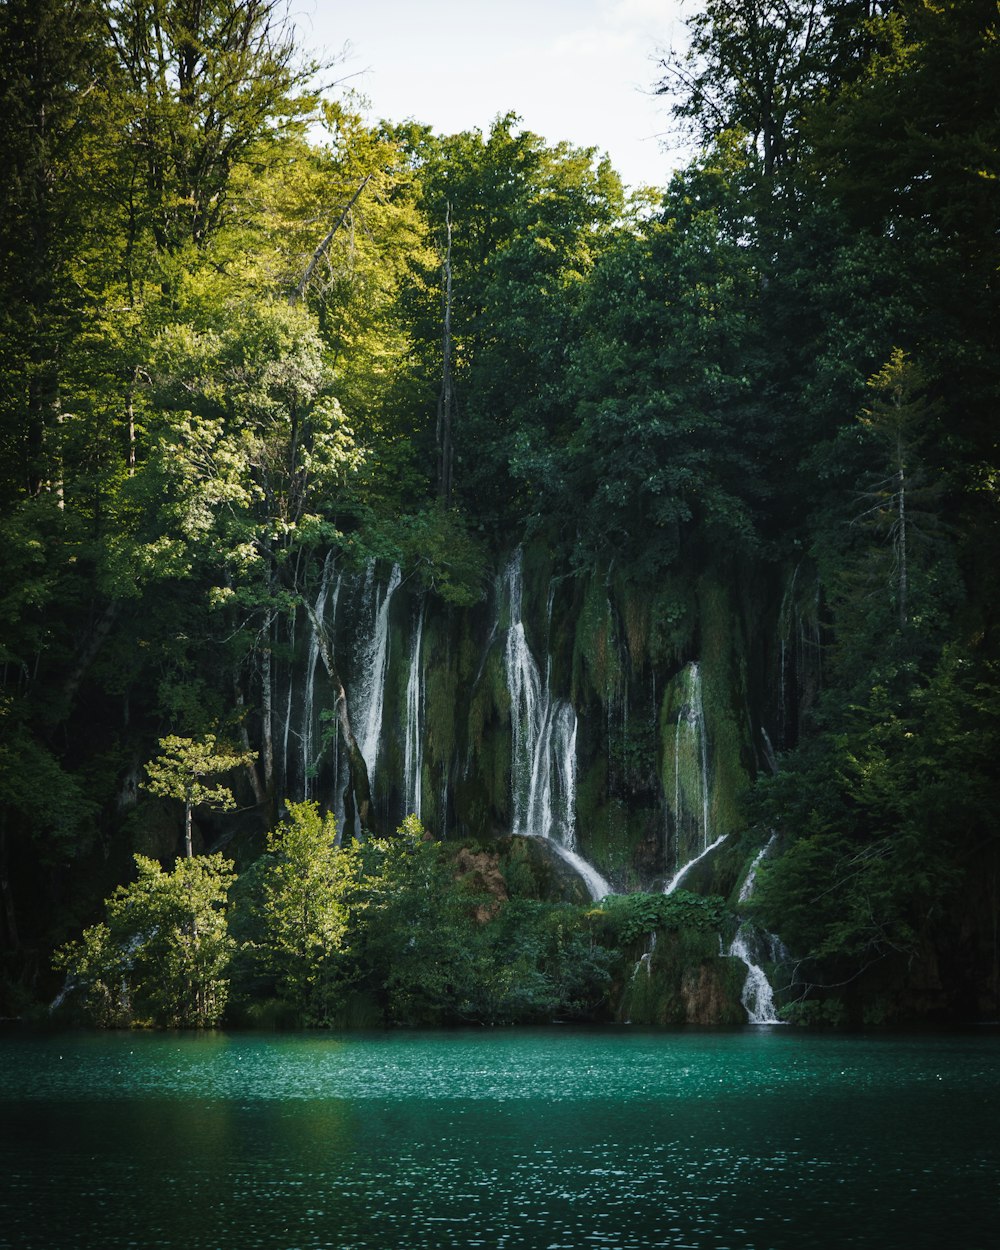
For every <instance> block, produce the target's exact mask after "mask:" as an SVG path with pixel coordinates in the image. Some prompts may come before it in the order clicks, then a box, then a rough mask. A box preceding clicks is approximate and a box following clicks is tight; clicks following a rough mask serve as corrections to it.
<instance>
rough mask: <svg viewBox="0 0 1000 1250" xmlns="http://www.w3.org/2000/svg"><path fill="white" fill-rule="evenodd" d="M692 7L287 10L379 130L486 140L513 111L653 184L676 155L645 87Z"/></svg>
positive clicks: (591, 3)
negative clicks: (362, 100)
mask: <svg viewBox="0 0 1000 1250" xmlns="http://www.w3.org/2000/svg"><path fill="white" fill-rule="evenodd" d="M693 4H694V0H464V2H463V0H354V2H353V3H345V2H344V0H292V3H291V5H290V10H291V14H292V17H293V20H294V21H295V25H296V27H297V28H298V31H299V37H300V39H301V41H302V43H303V45H304V46H305V47H306V48H307V49H309V50H310V51H312V52H313V53H314V54H316V55H321V54H325V55H327V56H338V57H340V59H339V60H338V62H337V64H336V66H335V67H334V69H333V71H332V76H333V77H334V78H336V79H337V80H339V81H340V82H341V84H342V87H343V88H346V87H353V88H355V89H356V90H358V91H360V92H361V93H362V94H363V95H365V96H366V97H367V98H368V100H369V101H370V112H369V116H370V119H371V120H373V121H374V120H377V119H379V118H388V119H390V120H392V121H402V120H404V119H406V118H410V117H412V118H414V119H415V120H416V121H419V122H425V123H426V124H428V125H429V126H431V128H432V129H433V130H435V131H437V132H438V133H441V134H452V133H454V132H456V131H459V130H472V129H476V128H478V129H480V130H482V131H484V132H485V131H488V130H489V127H490V124H491V123H492V121H493V119H494V118H495V117H497V116H498V115H502V114H505V113H507V112H514V113H517V114H518V115H519V116H520V117H521V119H522V128H523V129H526V130H532V131H534V132H535V133H536V134H539V135H541V136H542V137H543V138H544V139H545V140H546V141H547V142H548V143H550V144H555V143H558V142H560V141H561V140H568V141H569V142H571V143H573V144H576V145H577V146H580V147H596V148H598V149H599V150H600V151H601V152H607V153H608V155H609V156H610V157H611V162H612V164H613V165H614V167H615V168H616V169H617V170H618V172H619V173H620V174H621V176H622V178H623V180H624V181H625V182H626V183H627V184H628V185H630V186H656V187H661V186H664V185H665V184H666V182H667V180H668V179H669V177H670V173H671V171H672V170H673V169H674V167H675V166H676V165H677V164H679V163H680V155H679V150H678V149H676V148H673V149H671V148H670V147H669V146H667V145H666V140H667V139H668V137H669V136H668V134H667V132H668V128H669V124H670V119H669V116H668V113H667V107H666V104H665V102H664V101H663V100H662V99H658V98H657V97H656V96H654V95H653V93H652V87H653V84H654V83H655V82H656V81H657V79H658V77H659V76H660V75H659V72H658V69H657V60H658V58H659V57H662V55H663V54H664V53H665V51H666V50H667V49H669V48H670V47H671V46H672V45H673V46H682V44H683V34H684V28H683V12H690V11H691V10H692V8H693ZM342 53H343V56H341V54H342Z"/></svg>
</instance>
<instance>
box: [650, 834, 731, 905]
mask: <svg viewBox="0 0 1000 1250" xmlns="http://www.w3.org/2000/svg"><path fill="white" fill-rule="evenodd" d="M728 837H729V834H728V833H720V834H719V836H718V837H717V838H716V839H715V841H714V842H712V843H711V844H710V845H709V846H706V847H705V849H704V850H703V851H701V852H700V853H699V854H698V855H696V856H695V857H694V859H689V860H688V862H687V863H686V864H684V866H683V867H681V868H678V869H677V871H676V872H675V873H674V875H673V876H672V877H671V878H670V880H669V881H668V882H667V884H666V885H665V886H664V887H663V893H664V894H673V892H674V890H676V889H677V887H678V886H679V885H680V883H681V882H682V881H683V880H684V878H685V877H686V876H687V874H688V872H689V871H690V870H691V869H692V868H693V867H694V866H695V864H697V863H698V862H699V861H700V860H703V859H704V858H705V857H706V856H707V855H710V854H711V852H712V851H714V850H715V848H716V847H717V846H721V845H722V844H723V842H725V840H726V838H728Z"/></svg>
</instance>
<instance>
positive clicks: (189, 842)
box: [184, 799, 194, 859]
mask: <svg viewBox="0 0 1000 1250" xmlns="http://www.w3.org/2000/svg"><path fill="white" fill-rule="evenodd" d="M184 854H185V855H186V856H187V858H188V859H193V858H194V838H193V837H192V834H191V801H190V800H189V799H188V800H185V803H184Z"/></svg>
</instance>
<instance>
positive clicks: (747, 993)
mask: <svg viewBox="0 0 1000 1250" xmlns="http://www.w3.org/2000/svg"><path fill="white" fill-rule="evenodd" d="M774 838H775V835H774V834H772V835H771V837H770V838H769V839H768V842H767V845H766V846H763V847H761V849H760V850H759V851H758V852H757V854H756V855H755V856H754V858H753V863H752V864H751V865H750V868H749V871H748V872H747V875H746V878H745V879H744V881H743V885H742V886H741V887H740V893H739V899H738V901H739V902H741V903H745V902H746V901H747V900H748V899H749V898H750V896H751V895H752V894H753V890H754V885H755V884H756V880H757V865H758V864H759V863H760V861H761V860H762V859H763V858H764V856H765V855H766V854H767V853H768V851H769V850H770V849H771V846H772V845H773V843H774ZM753 939H754V929H753V926H752V925H750V924H748V923H747V922H746V921H743V922H742V923H741V924H740V927H739V928H738V929H737V930H736V936H735V937H734V938H733V941H732V944H731V945H730V947H729V954H730V955H732V956H733V958H734V959H738V960H740V962H741V963H743V964H745V965H746V970H747V975H746V980H745V981H744V982H743V990H742V992H741V993H740V1002H741V1003H742V1004H743V1008H744V1010H745V1011H746V1013H747V1020H748V1021H749V1023H750V1024H780V1023H781V1021H780V1020H779V1019H778V1015H777V1012H776V1011H775V1008H774V991H773V989H772V988H771V983H770V981H768V979H767V974H766V973H765V972H764V969H763V968H762V967H761V966H760V965H759V964H758V963H756V962H755V960H754V957H753V955H754V952H753V950H752V947H751V943H752V941H753Z"/></svg>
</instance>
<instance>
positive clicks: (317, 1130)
mask: <svg viewBox="0 0 1000 1250" xmlns="http://www.w3.org/2000/svg"><path fill="white" fill-rule="evenodd" d="M998 1042H1000V1039H998V1038H997V1037H996V1036H994V1034H993V1033H982V1034H977V1035H963V1036H935V1037H927V1036H923V1037H898V1036H894V1037H847V1038H845V1037H837V1036H814V1035H807V1034H802V1033H798V1032H796V1031H793V1030H788V1029H783V1030H767V1029H764V1030H761V1029H756V1030H745V1031H742V1030H741V1031H733V1032H718V1033H713V1032H681V1033H653V1032H640V1031H635V1032H632V1031H603V1032H601V1031H580V1032H576V1031H569V1030H526V1031H521V1030H518V1031H511V1032H483V1031H480V1032H475V1033H471V1032H470V1033H464V1032H463V1033H457V1034H402V1035H399V1034H393V1035H380V1036H359V1037H346V1038H344V1037H342V1038H326V1037H322V1036H313V1035H309V1036H302V1035H296V1036H292V1037H273V1036H268V1037H260V1036H247V1035H224V1034H216V1035H211V1036H208V1037H194V1036H187V1035H152V1036H142V1035H111V1036H107V1035H93V1034H88V1035H71V1036H67V1035H62V1036H49V1037H45V1038H35V1039H31V1038H24V1037H16V1038H15V1037H7V1038H4V1039H0V1072H2V1075H3V1087H2V1091H0V1117H2V1119H0V1168H2V1173H0V1174H2V1175H3V1177H4V1183H3V1186H2V1188H0V1246H2V1247H8V1246H9V1247H11V1248H13V1247H18V1250H31V1248H33V1247H37V1248H39V1250H41V1248H43V1247H44V1248H45V1250H50V1248H51V1250H75V1248H77V1247H80V1248H81V1250H82V1248H83V1247H87V1248H88V1250H89V1248H90V1247H98V1246H100V1247H107V1248H108V1250H117V1248H124V1247H142V1248H144V1250H145V1248H150V1247H177V1250H182V1248H183V1250H200V1248H202V1247H204V1248H205V1250H209V1248H211V1250H244V1248H246V1250H250V1248H252V1247H256V1246H267V1247H284V1250H306V1248H309V1250H312V1248H313V1247H316V1248H319V1247H336V1248H337V1250H355V1248H357V1250H362V1248H363V1250H369V1248H370V1250H390V1248H392V1247H400V1248H403V1250H407V1248H411V1247H412V1248H413V1250H416V1248H417V1247H428V1248H431V1247H433V1248H434V1250H439V1248H444V1247H473V1246H484V1247H498V1248H502V1250H520V1248H525V1250H535V1248H536V1247H537V1248H539V1250H561V1248H563V1247H565V1248H566V1250H570V1248H572V1250H580V1248H585V1247H594V1248H598V1250H600V1248H602V1247H603V1248H607V1250H633V1248H635V1250H640V1248H641V1250H646V1248H648V1247H661V1246H662V1247H678V1248H681V1247H688V1246H691V1247H698V1248H712V1250H723V1248H729V1250H738V1248H742V1247H754V1248H756V1250H764V1248H766V1247H771V1248H772V1250H781V1248H783V1247H795V1248H796V1250H801V1247H803V1245H809V1246H813V1247H816V1246H820V1247H822V1246H847V1245H849V1246H872V1247H874V1246H879V1247H893V1246H900V1247H902V1246H927V1247H930V1246H935V1247H937V1246H940V1245H942V1244H949V1243H950V1244H959V1245H962V1246H965V1247H974V1246H979V1245H982V1246H986V1245H991V1244H992V1243H993V1234H994V1231H995V1226H996V1220H997V1219H998V1217H1000V1199H998V1189H997V1176H998V1164H1000V1144H998V1140H997V1134H996V1132H995V1125H996V1124H997V1123H998V1113H1000V1069H998V1064H997V1058H998V1055H1000V1044H998Z"/></svg>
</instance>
